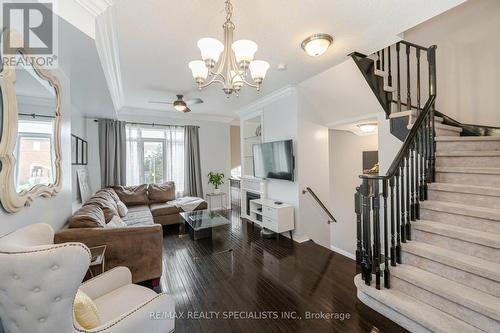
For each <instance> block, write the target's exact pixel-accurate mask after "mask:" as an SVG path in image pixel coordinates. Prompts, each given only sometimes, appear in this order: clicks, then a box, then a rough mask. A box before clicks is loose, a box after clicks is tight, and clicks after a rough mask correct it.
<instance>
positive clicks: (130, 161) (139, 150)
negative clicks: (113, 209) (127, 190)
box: [126, 124, 184, 196]
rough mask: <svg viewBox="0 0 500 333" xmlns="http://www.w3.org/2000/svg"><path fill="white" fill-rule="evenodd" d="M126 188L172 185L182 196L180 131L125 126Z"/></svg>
mask: <svg viewBox="0 0 500 333" xmlns="http://www.w3.org/2000/svg"><path fill="white" fill-rule="evenodd" d="M126 132H127V133H126V137H127V173H126V174H127V185H139V184H145V183H164V182H167V181H174V182H175V188H176V192H177V195H178V196H181V195H182V193H183V192H184V128H183V127H180V126H161V127H153V126H145V125H134V124H127V126H126Z"/></svg>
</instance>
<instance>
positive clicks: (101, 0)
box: [75, 0, 113, 17]
mask: <svg viewBox="0 0 500 333" xmlns="http://www.w3.org/2000/svg"><path fill="white" fill-rule="evenodd" d="M75 1H76V3H78V4H79V5H80V6H82V8H83V9H85V10H86V11H87V12H89V13H90V14H91V15H92V16H94V17H97V16H99V15H101V14H102V13H104V12H105V11H106V9H108V7H109V6H111V5H112V4H113V0H75Z"/></svg>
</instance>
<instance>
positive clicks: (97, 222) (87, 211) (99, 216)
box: [68, 205, 106, 228]
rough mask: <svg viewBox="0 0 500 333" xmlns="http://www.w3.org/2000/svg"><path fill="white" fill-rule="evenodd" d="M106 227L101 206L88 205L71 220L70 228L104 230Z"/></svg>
mask: <svg viewBox="0 0 500 333" xmlns="http://www.w3.org/2000/svg"><path fill="white" fill-rule="evenodd" d="M105 225H106V220H105V218H104V212H103V211H102V209H101V208H100V207H99V206H96V205H86V206H83V207H82V208H80V209H79V210H77V211H76V213H75V214H73V216H72V217H71V218H70V219H69V226H68V227H69V228H102V227H104V226H105Z"/></svg>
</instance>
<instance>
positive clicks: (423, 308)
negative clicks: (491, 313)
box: [354, 274, 483, 333]
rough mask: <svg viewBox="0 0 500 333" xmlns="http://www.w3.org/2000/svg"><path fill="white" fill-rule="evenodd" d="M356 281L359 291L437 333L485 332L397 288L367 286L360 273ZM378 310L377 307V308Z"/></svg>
mask: <svg viewBox="0 0 500 333" xmlns="http://www.w3.org/2000/svg"><path fill="white" fill-rule="evenodd" d="M354 283H355V284H356V287H357V289H358V290H359V291H361V292H363V293H364V294H366V295H368V296H369V297H371V298H373V299H375V300H377V301H379V302H381V303H383V304H384V305H385V306H387V307H390V308H391V309H393V310H394V311H396V312H398V313H400V314H402V315H403V316H405V317H407V318H411V320H413V321H414V322H416V323H418V324H419V325H421V326H424V327H426V328H427V329H428V330H429V331H432V332H436V333H452V332H453V333H455V332H460V333H473V332H474V333H479V332H483V331H481V330H479V329H477V328H475V327H473V326H471V325H469V324H467V323H465V322H463V321H461V320H459V319H457V318H455V317H453V316H450V315H449V314H447V313H445V312H443V311H441V310H438V309H436V308H434V307H432V306H430V305H428V304H426V303H424V302H420V301H419V300H417V299H415V298H413V297H409V296H408V295H406V294H404V293H402V292H400V291H398V290H395V289H381V290H377V289H376V288H374V286H373V285H372V286H367V285H365V282H364V281H363V280H362V279H361V275H360V274H358V275H357V276H356V277H355V278H354ZM375 310H377V309H375Z"/></svg>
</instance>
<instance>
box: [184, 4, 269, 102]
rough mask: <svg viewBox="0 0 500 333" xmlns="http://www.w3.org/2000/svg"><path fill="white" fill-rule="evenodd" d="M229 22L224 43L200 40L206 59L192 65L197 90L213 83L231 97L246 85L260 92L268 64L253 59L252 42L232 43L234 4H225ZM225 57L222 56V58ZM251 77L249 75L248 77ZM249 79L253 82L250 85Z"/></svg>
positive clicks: (202, 53) (226, 26)
mask: <svg viewBox="0 0 500 333" xmlns="http://www.w3.org/2000/svg"><path fill="white" fill-rule="evenodd" d="M225 12H226V22H225V23H224V25H223V26H222V27H223V28H224V44H222V43H221V42H220V41H219V40H217V39H215V38H202V39H200V40H199V41H198V47H199V48H200V51H201V58H202V59H203V60H195V61H191V62H190V63H189V68H190V69H191V72H192V74H193V78H194V80H195V81H196V83H197V85H198V89H200V90H201V89H202V88H205V87H208V86H209V85H211V84H212V83H214V82H218V83H220V84H222V90H223V91H224V93H226V95H227V97H229V96H230V95H231V94H232V93H233V92H234V93H235V94H236V96H238V94H239V92H240V90H241V88H242V87H243V86H244V85H247V86H250V87H253V88H256V89H257V90H260V86H261V84H262V81H263V80H264V78H265V77H266V72H267V70H268V69H269V63H267V62H266V61H262V60H254V55H255V52H257V49H258V47H257V44H256V43H255V42H253V41H251V40H237V41H236V42H234V43H233V32H234V29H235V26H234V23H233V22H232V21H231V18H232V16H233V5H232V4H231V1H230V0H226V1H225ZM221 54H222V57H221ZM249 74H250V75H249ZM249 76H251V77H252V80H253V82H249V80H248V79H249Z"/></svg>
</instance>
